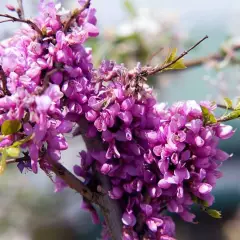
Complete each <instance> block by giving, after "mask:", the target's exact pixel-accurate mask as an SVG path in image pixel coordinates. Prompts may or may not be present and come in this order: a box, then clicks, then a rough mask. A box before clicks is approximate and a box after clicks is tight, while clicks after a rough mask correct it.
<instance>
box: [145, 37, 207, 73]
mask: <svg viewBox="0 0 240 240" xmlns="http://www.w3.org/2000/svg"><path fill="white" fill-rule="evenodd" d="M207 38H208V36H207V35H206V36H205V37H204V38H202V39H201V40H200V41H198V42H197V43H196V44H194V45H193V46H192V47H191V48H189V49H188V50H186V51H184V52H183V53H182V54H181V55H180V56H178V57H177V58H176V59H174V60H173V61H172V62H170V63H168V64H166V65H163V66H159V67H156V68H153V69H151V70H147V71H146V70H145V69H144V73H145V74H146V75H147V76H151V75H154V74H156V73H158V72H161V71H163V70H164V69H166V68H169V67H170V66H172V65H173V64H174V63H176V62H177V61H178V60H179V59H181V58H183V57H184V56H185V55H187V54H188V53H189V52H190V51H191V50H193V49H194V48H195V47H197V46H198V45H199V44H200V43H201V42H203V41H204V40H205V39H207Z"/></svg>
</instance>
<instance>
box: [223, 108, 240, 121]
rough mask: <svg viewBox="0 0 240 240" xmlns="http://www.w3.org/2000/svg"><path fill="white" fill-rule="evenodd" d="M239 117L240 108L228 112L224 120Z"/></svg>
mask: <svg viewBox="0 0 240 240" xmlns="http://www.w3.org/2000/svg"><path fill="white" fill-rule="evenodd" d="M239 117H240V110H235V111H232V112H230V113H228V114H227V115H224V116H223V118H224V121H230V120H234V119H237V118H239ZM220 119H221V118H220Z"/></svg>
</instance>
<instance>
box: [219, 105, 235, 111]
mask: <svg viewBox="0 0 240 240" xmlns="http://www.w3.org/2000/svg"><path fill="white" fill-rule="evenodd" d="M217 107H218V108H222V109H226V110H230V111H234V108H233V107H227V106H226V105H223V104H217Z"/></svg>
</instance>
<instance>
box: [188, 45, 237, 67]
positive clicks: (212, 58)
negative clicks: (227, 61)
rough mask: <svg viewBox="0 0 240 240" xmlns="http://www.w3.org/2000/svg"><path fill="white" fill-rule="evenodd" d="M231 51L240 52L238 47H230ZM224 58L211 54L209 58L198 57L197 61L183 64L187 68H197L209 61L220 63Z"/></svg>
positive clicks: (218, 54)
mask: <svg viewBox="0 0 240 240" xmlns="http://www.w3.org/2000/svg"><path fill="white" fill-rule="evenodd" d="M231 50H233V51H238V50H240V45H236V46H234V47H232V49H231ZM224 57H225V55H224V54H222V53H220V52H219V53H213V54H211V55H209V56H205V57H200V58H197V59H193V60H189V61H185V62H184V64H185V66H186V67H187V68H192V67H199V66H201V65H204V64H206V63H207V62H209V61H221V60H223V59H224Z"/></svg>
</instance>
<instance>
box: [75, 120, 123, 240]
mask: <svg viewBox="0 0 240 240" xmlns="http://www.w3.org/2000/svg"><path fill="white" fill-rule="evenodd" d="M78 124H79V129H78V130H79V132H80V133H81V134H82V137H83V140H84V142H85V144H86V147H87V149H88V150H89V151H101V150H104V148H103V144H102V141H101V140H100V139H99V138H97V137H95V138H87V137H86V133H87V129H88V122H87V120H86V119H85V118H84V117H82V118H81V119H80V121H79V122H78ZM95 174H96V177H97V179H98V180H99V181H100V183H101V188H102V189H104V191H103V192H106V193H107V192H108V191H109V190H111V184H110V181H109V178H108V177H107V176H105V175H102V174H100V173H98V172H96V173H95ZM98 201H99V203H100V204H101V205H102V206H104V208H103V207H101V210H102V212H103V215H104V219H105V222H106V224H107V227H108V230H109V234H110V236H111V239H112V240H121V239H122V221H121V216H122V212H121V209H120V206H119V204H118V201H117V200H113V199H111V198H110V197H109V196H108V194H103V195H101V197H100V198H99V199H98Z"/></svg>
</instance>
